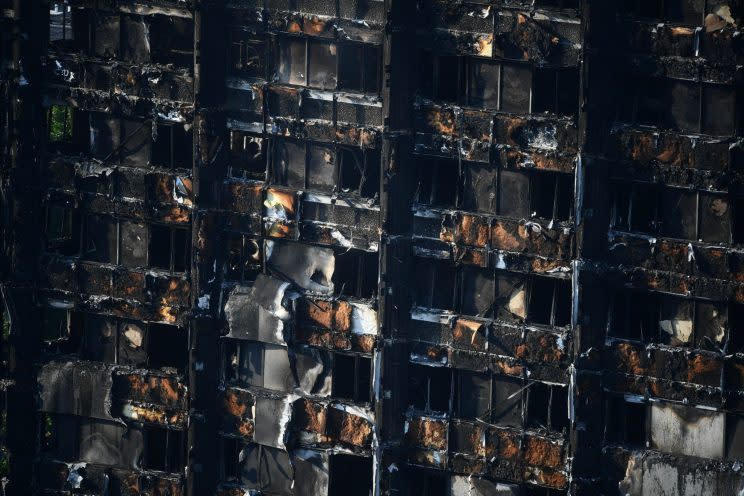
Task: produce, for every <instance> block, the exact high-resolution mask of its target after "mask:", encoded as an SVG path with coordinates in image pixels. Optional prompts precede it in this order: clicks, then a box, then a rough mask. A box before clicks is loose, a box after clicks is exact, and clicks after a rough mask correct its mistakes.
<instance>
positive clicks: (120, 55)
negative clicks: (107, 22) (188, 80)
mask: <svg viewBox="0 0 744 496" xmlns="http://www.w3.org/2000/svg"><path fill="white" fill-rule="evenodd" d="M91 14H93V15H92V19H91V22H89V23H88V24H89V26H90V29H89V39H88V43H87V45H88V47H87V50H86V52H87V53H88V54H89V55H90V56H93V57H100V58H104V56H102V55H98V54H97V53H96V49H97V48H96V29H95V24H96V22H97V20H98V18H104V14H105V18H109V19H116V18H118V39H116V40H115V41H114V43H112V45H113V48H115V50H116V54H115V55H116V57H111V59H112V60H116V61H122V62H125V63H129V64H132V63H133V64H141V65H148V64H152V65H163V66H167V65H173V66H175V67H178V68H180V69H186V70H188V71H190V72H191V73H193V71H194V55H195V54H194V46H193V44H194V29H195V25H194V19H193V17H190V16H189V17H181V16H169V15H167V14H161V13H150V14H137V13H134V12H123V11H122V12H105V13H104V12H103V11H98V12H94V11H91ZM97 16H98V17H97ZM137 18H144V19H145V20H146V22H147V25H148V29H147V32H146V34H147V38H146V40H145V42H146V43H147V44H148V45H150V47H151V48H150V50H149V52H148V55H149V60H146V61H142V60H139V61H135V60H126V59H127V58H126V57H125V55H124V54H125V49H124V47H125V38H126V28H125V27H124V26H126V21H125V19H126V20H129V19H134V20H135V21H136V20H137ZM166 21H167V22H171V23H172V22H174V21H177V22H186V23H190V27H191V31H190V33H191V36H190V37H189V38H190V40H191V50H187V51H185V52H184V53H182V54H180V56H181V57H184V56H186V55H188V54H189V53H190V54H191V55H190V61H189V62H188V64H186V65H182V64H180V62H181V61H179V60H178V57H179V54H178V52H179V48H178V47H177V45H176V43H175V42H174V43H173V44H170V45H168V46H166V47H163V46H162V44H161V43H159V42H160V41H161V40H159V39H158V36H159V35H161V34H162V31H171V32H177V30H175V29H171V30H163V29H158V28H159V27H161V26H158V25H157V24H158V23H161V22H166ZM165 53H169V54H170V59H169V60H168V61H165V59H160V60H157V59H159V58H160V57H161V56H163V55H164V54H165ZM105 58H109V57H105Z"/></svg>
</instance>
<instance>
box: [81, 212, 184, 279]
mask: <svg viewBox="0 0 744 496" xmlns="http://www.w3.org/2000/svg"><path fill="white" fill-rule="evenodd" d="M91 218H92V219H98V220H100V221H103V222H110V223H111V224H112V225H114V226H115V230H116V257H115V259H114V260H108V261H102V262H97V263H102V264H113V265H122V248H121V246H122V242H123V241H124V238H123V237H122V231H121V228H122V223H129V222H131V223H134V224H143V225H144V226H145V232H146V236H147V239H145V240H143V241H142V242H143V243H144V244H145V245H146V246H147V255H146V263H145V265H144V266H143V268H147V269H155V270H159V271H165V272H169V273H172V274H189V273H190V272H191V256H192V253H191V251H192V250H191V248H192V247H191V225H190V224H189V225H187V226H182V225H173V224H162V223H156V222H145V223H138V222H137V221H136V220H134V219H125V218H114V217H109V216H106V215H100V214H97V213H95V212H85V213H84V214H83V224H82V229H81V231H82V233H81V249H80V251H79V253H80V257H81V259H82V260H91V259H89V258H87V256H86V253H87V252H86V251H85V247H86V246H87V242H88V231H89V224H88V222H89V219H91ZM153 228H157V229H167V230H169V236H170V253H169V268H164V267H160V266H155V265H153V258H152V253H151V243H152V242H153ZM176 231H183V232H185V235H184V236H185V237H184V247H185V250H186V251H185V253H184V257H185V260H184V263H185V266H184V270H176V266H175V259H176V253H175V250H174V249H173V247H174V246H175V244H174V243H175V239H176V234H175V233H176ZM91 261H95V259H92V260H91ZM127 267H129V266H127Z"/></svg>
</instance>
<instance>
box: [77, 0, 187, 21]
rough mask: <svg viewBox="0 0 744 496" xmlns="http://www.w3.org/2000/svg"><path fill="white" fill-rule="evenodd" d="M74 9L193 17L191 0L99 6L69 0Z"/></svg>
mask: <svg viewBox="0 0 744 496" xmlns="http://www.w3.org/2000/svg"><path fill="white" fill-rule="evenodd" d="M71 4H72V5H73V6H74V7H80V8H86V9H96V10H102V11H110V12H127V13H131V14H139V15H152V14H163V15H168V16H176V17H193V12H192V10H193V8H194V1H193V0H147V1H142V0H118V1H116V2H112V3H108V4H104V5H101V4H99V3H98V2H97V1H95V0H71Z"/></svg>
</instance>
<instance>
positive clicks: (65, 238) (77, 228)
mask: <svg viewBox="0 0 744 496" xmlns="http://www.w3.org/2000/svg"><path fill="white" fill-rule="evenodd" d="M52 210H56V211H61V215H62V216H63V217H64V218H63V219H62V221H61V224H60V235H59V236H58V237H51V236H50V222H52V221H53V219H52V214H51V211H52ZM82 231H83V229H82V225H81V222H80V215H79V211H78V209H75V208H72V207H69V206H66V205H55V204H49V205H47V206H46V207H45V209H44V251H45V252H47V253H56V254H58V255H60V256H64V257H75V256H78V255H80V248H81V246H82V235H83V232H82ZM67 244H69V246H67V247H64V245H67Z"/></svg>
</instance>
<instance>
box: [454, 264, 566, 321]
mask: <svg viewBox="0 0 744 496" xmlns="http://www.w3.org/2000/svg"><path fill="white" fill-rule="evenodd" d="M468 270H480V271H481V272H487V273H489V275H490V276H491V277H490V278H489V279H490V281H491V283H492V284H491V286H492V289H493V295H494V297H493V298H492V299H491V303H490V310H489V311H488V312H487V313H486V314H485V315H470V314H463V313H462V309H463V297H464V294H463V290H464V288H465V284H464V281H463V277H465V274H466V272H467V271H468ZM504 276H506V277H505V279H508V278H509V276H516V277H521V278H522V282H523V284H522V287H523V290H524V292H525V296H524V299H525V301H524V302H525V317H524V319H522V318H518V317H516V316H515V319H518V320H520V321H524V322H525V323H526V324H527V325H528V326H533V327H546V326H547V327H550V328H558V329H563V328H568V327H570V326H571V325H572V314H573V309H572V308H571V305H572V301H573V289H572V285H571V282H570V280H566V279H564V278H560V277H547V276H544V275H535V274H524V273H519V272H512V271H508V270H502V269H491V268H479V267H476V266H472V265H460V266H458V267H457V273H456V275H455V288H456V289H455V291H456V293H455V303H454V311H455V312H456V313H457V314H458V315H468V316H471V317H486V318H489V319H494V320H497V321H499V320H503V318H502V317H501V316H499V315H498V312H497V305H498V302H497V297H498V292H499V290H500V289H501V288H499V279H500V278H502V277H504ZM535 281H541V282H540V284H549V285H552V288H550V291H551V307H550V310H549V314H548V322H542V321H539V320H535V314H534V313H533V312H532V310H531V307H532V305H533V295H534V292H535V289H534V288H535ZM566 290H567V291H568V293H567V295H568V304H569V308H567V309H563V310H560V309H559V307H558V305H559V303H561V302H559V299H560V298H561V297H565V296H566V294H564V295H560V294H559V293H560V292H561V291H564V292H565V291H566ZM561 311H565V312H567V313H566V314H565V315H561V314H560V313H559V312H561ZM558 317H560V318H561V320H560V321H559V320H558ZM566 318H567V322H566V323H564V324H561V323H558V322H562V321H563V320H565V319H566Z"/></svg>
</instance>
